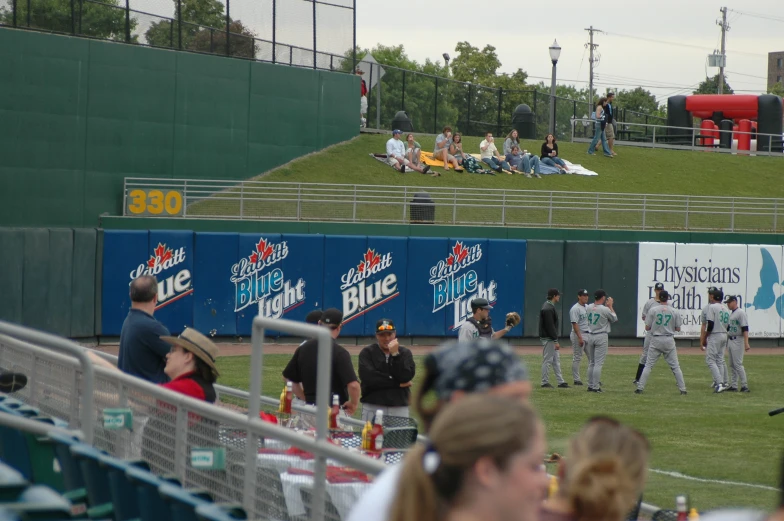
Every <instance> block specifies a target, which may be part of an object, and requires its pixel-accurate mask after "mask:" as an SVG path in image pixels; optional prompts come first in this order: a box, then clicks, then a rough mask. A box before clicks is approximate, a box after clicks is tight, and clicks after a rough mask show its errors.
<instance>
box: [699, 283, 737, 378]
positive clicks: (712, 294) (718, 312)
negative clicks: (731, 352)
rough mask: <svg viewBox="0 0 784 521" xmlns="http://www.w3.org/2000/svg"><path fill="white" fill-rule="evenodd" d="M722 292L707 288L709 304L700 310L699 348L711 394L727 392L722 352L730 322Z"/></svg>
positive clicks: (725, 347) (724, 347)
mask: <svg viewBox="0 0 784 521" xmlns="http://www.w3.org/2000/svg"><path fill="white" fill-rule="evenodd" d="M723 298H724V292H723V291H722V290H720V289H719V288H716V287H713V286H711V287H710V288H708V299H709V301H710V302H709V303H708V305H707V306H705V307H704V308H703V310H702V331H701V332H700V347H701V348H702V350H703V351H705V363H706V364H707V365H708V368H709V369H710V371H711V375H712V376H713V392H715V393H721V392H724V391H726V390H727V387H728V385H727V364H726V363H725V362H724V350H725V349H727V326H728V325H729V322H730V310H729V309H728V308H727V306H726V305H724V304H722V302H721V299H723Z"/></svg>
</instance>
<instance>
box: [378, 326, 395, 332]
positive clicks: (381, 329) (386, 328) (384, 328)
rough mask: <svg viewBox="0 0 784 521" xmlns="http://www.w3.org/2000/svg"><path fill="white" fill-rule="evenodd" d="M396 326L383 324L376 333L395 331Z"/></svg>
mask: <svg viewBox="0 0 784 521" xmlns="http://www.w3.org/2000/svg"><path fill="white" fill-rule="evenodd" d="M394 330H395V326H393V325H392V324H381V325H380V326H378V329H377V330H376V331H394Z"/></svg>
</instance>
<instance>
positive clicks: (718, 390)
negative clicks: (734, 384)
mask: <svg viewBox="0 0 784 521" xmlns="http://www.w3.org/2000/svg"><path fill="white" fill-rule="evenodd" d="M726 390H727V388H726V387H724V384H718V385H717V386H716V389H714V391H713V392H714V393H723V392H724V391H726Z"/></svg>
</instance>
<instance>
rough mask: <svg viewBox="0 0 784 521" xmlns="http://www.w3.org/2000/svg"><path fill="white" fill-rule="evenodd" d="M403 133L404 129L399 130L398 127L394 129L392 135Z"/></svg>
mask: <svg viewBox="0 0 784 521" xmlns="http://www.w3.org/2000/svg"><path fill="white" fill-rule="evenodd" d="M402 133H403V131H402V130H398V129H395V130H393V131H392V135H393V136H394V135H395V134H402Z"/></svg>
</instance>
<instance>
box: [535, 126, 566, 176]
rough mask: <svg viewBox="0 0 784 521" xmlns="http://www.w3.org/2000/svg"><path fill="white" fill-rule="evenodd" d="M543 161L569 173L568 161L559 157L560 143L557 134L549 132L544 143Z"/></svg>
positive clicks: (562, 171) (563, 172)
mask: <svg viewBox="0 0 784 521" xmlns="http://www.w3.org/2000/svg"><path fill="white" fill-rule="evenodd" d="M541 156H542V163H544V164H545V165H549V166H554V167H556V168H558V170H560V171H561V173H562V174H565V173H567V171H566V163H564V160H563V159H561V158H560V157H558V143H556V139H555V136H554V135H552V134H547V136H545V138H544V143H542V154H541Z"/></svg>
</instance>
